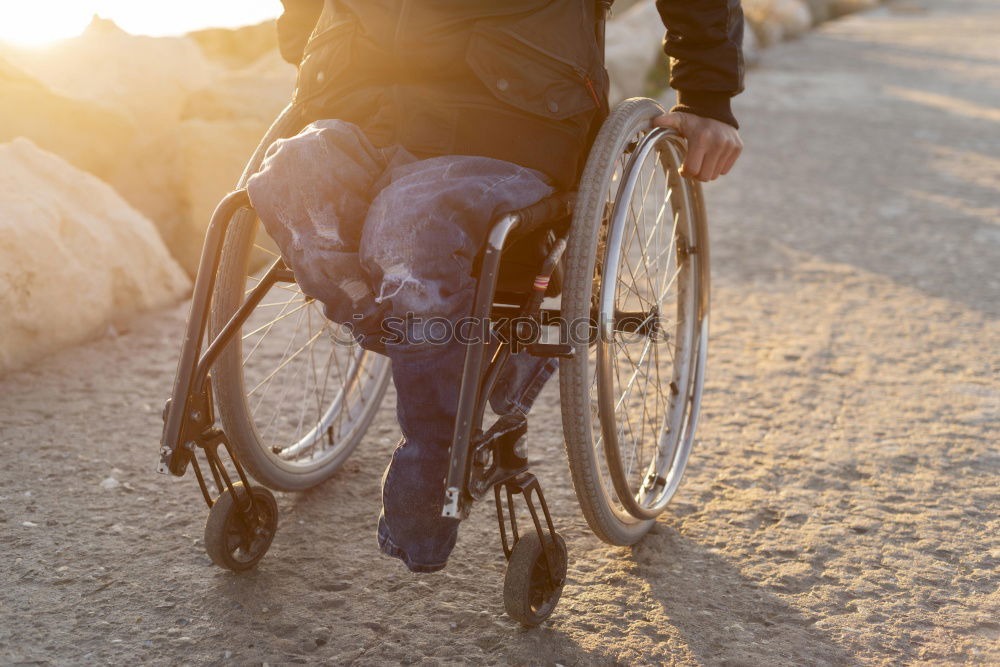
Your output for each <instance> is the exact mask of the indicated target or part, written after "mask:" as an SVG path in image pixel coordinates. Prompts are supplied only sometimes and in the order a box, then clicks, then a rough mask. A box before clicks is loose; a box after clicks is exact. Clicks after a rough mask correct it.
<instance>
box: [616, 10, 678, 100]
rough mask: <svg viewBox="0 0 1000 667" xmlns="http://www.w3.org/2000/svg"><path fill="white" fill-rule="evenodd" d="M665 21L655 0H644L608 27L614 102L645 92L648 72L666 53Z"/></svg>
mask: <svg viewBox="0 0 1000 667" xmlns="http://www.w3.org/2000/svg"><path fill="white" fill-rule="evenodd" d="M663 36H664V29H663V22H662V21H661V20H660V15H659V13H658V12H657V11H656V5H655V4H654V2H653V0H641V1H640V2H638V3H636V4H635V5H634V6H632V7H629V8H628V9H627V10H626V11H624V12H622V13H621V14H619V15H617V16H613V17H612V19H611V20H610V21H608V23H607V26H606V27H605V36H604V42H605V48H604V53H605V66H606V67H607V70H608V76H609V77H610V78H611V92H610V95H609V97H610V100H611V105H612V106H614V105H615V104H617V103H618V102H620V101H621V100H623V99H626V98H628V97H635V96H636V95H642V93H643V90H644V89H645V84H646V74H647V73H648V72H649V69H650V68H651V67H652V66H653V64H654V63H655V62H656V59H657V58H658V57H659V56H660V55H661V54H662V52H663V51H662V49H663Z"/></svg>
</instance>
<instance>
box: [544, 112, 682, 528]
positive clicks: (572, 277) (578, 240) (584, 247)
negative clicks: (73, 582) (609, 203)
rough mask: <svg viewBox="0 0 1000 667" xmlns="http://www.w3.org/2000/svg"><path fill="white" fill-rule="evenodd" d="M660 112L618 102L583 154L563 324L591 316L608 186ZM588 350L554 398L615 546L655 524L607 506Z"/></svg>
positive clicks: (577, 470)
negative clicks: (629, 149) (592, 405)
mask: <svg viewBox="0 0 1000 667" xmlns="http://www.w3.org/2000/svg"><path fill="white" fill-rule="evenodd" d="M662 113H664V109H663V107H661V106H660V105H659V104H657V103H656V102H655V101H654V100H651V99H648V98H642V97H638V98H632V99H628V100H625V101H624V102H622V103H621V104H619V105H618V106H617V107H616V108H615V110H614V111H613V112H612V113H611V115H610V116H608V118H607V119H606V120H605V121H604V124H603V125H602V126H601V130H600V132H599V133H598V135H597V138H596V140H595V141H594V145H593V147H592V148H591V150H590V154H589V156H588V158H587V164H586V166H585V167H584V170H583V175H582V177H581V178H580V186H579V190H578V194H577V200H576V206H575V209H574V212H573V221H572V224H571V226H570V232H569V239H568V241H567V248H566V254H565V259H564V261H565V265H566V276H565V286H564V288H563V296H562V317H563V319H564V320H565V321H567V322H579V321H584V320H586V319H588V318H589V317H590V299H591V294H592V291H593V285H594V266H595V264H596V260H597V246H598V240H599V237H600V234H601V223H602V220H603V215H604V204H605V200H606V197H607V191H608V184H609V182H610V180H611V176H612V174H613V173H614V169H615V164H616V163H617V161H618V158H619V156H620V155H621V154H622V151H623V150H624V148H625V145H626V144H627V143H628V141H630V140H631V138H632V137H633V136H634V133H635V132H636V131H638V130H639V129H641V128H643V127H648V125H649V120H650V119H652V118H654V117H655V116H658V115H660V114H662ZM588 360H589V349H588V346H587V344H586V343H585V342H581V343H579V344H578V345H577V346H576V349H575V353H574V355H573V357H572V358H570V359H562V360H560V362H559V398H560V403H561V406H562V420H563V435H564V440H565V444H566V457H567V459H568V461H569V469H570V476H571V478H572V480H573V489H574V490H575V491H576V497H577V499H578V500H579V502H580V509H581V510H582V511H583V516H584V517H585V518H586V520H587V524H588V525H589V526H590V529H591V530H592V531H593V532H594V534H595V535H597V537H599V538H600V539H601V540H603V541H604V542H607V543H608V544H613V545H617V546H627V545H630V544H635V543H636V542H638V541H639V540H640V539H642V537H643V536H644V535H645V534H646V533H647V532H649V529H650V528H652V526H653V523H654V520H653V519H645V520H640V519H636V518H635V517H633V516H631V515H630V514H628V513H627V512H625V511H624V509H623V510H622V511H621V512H618V511H617V510H616V508H614V507H613V506H612V503H613V502H614V501H615V500H616V497H615V498H612V497H611V496H610V495H609V493H614V490H613V489H605V488H604V485H603V484H602V483H601V473H600V471H599V470H598V465H599V462H598V460H597V457H596V455H595V451H594V433H593V430H594V429H593V424H592V417H591V408H590V381H589V380H590V378H589V376H588V366H589V361H588Z"/></svg>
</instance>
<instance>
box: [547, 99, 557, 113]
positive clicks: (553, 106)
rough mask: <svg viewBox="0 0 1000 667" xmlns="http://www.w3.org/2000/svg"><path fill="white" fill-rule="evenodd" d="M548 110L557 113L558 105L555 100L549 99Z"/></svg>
mask: <svg viewBox="0 0 1000 667" xmlns="http://www.w3.org/2000/svg"><path fill="white" fill-rule="evenodd" d="M549 111H551V112H552V113H557V112H558V111H559V105H558V104H556V102H555V100H551V101H549Z"/></svg>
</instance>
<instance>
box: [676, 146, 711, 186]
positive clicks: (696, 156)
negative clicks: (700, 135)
mask: <svg viewBox="0 0 1000 667" xmlns="http://www.w3.org/2000/svg"><path fill="white" fill-rule="evenodd" d="M704 159H705V148H704V146H703V145H702V143H701V142H700V141H690V142H688V154H687V156H686V157H685V158H684V164H682V165H681V176H683V177H684V178H697V179H699V180H703V179H702V178H701V168H702V161H703V160H704Z"/></svg>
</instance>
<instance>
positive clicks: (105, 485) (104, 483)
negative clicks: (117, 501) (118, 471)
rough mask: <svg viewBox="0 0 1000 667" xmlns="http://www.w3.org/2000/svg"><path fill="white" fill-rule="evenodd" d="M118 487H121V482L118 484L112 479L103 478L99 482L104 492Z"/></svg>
mask: <svg viewBox="0 0 1000 667" xmlns="http://www.w3.org/2000/svg"><path fill="white" fill-rule="evenodd" d="M119 486H121V482H119V481H118V480H117V479H115V478H114V477H105V478H104V479H103V480H101V488H102V489H104V490H105V491H111V490H112V489H117V488H118V487H119Z"/></svg>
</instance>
